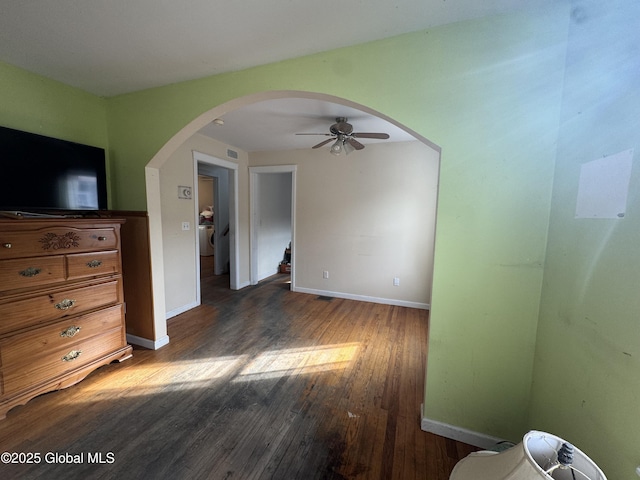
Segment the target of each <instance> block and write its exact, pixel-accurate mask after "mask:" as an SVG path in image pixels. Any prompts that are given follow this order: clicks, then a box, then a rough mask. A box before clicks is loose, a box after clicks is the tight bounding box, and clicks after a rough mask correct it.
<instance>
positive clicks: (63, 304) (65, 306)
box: [55, 298, 76, 310]
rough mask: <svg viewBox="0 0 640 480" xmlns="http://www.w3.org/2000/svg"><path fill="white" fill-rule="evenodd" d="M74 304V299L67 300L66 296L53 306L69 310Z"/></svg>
mask: <svg viewBox="0 0 640 480" xmlns="http://www.w3.org/2000/svg"><path fill="white" fill-rule="evenodd" d="M75 304H76V301H75V300H69V299H68V298H65V299H64V300H62V301H61V302H60V303H56V304H55V307H56V308H57V309H58V310H69V309H70V308H71V307H73V306H74V305H75Z"/></svg>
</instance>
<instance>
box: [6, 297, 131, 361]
mask: <svg viewBox="0 0 640 480" xmlns="http://www.w3.org/2000/svg"><path fill="white" fill-rule="evenodd" d="M123 318H124V308H123V306H122V305H116V306H114V307H109V308H106V309H104V310H99V311H97V312H93V313H89V314H87V315H82V316H80V317H76V318H73V319H69V320H61V321H60V322H57V323H55V324H53V325H47V326H45V327H41V328H38V329H36V330H29V331H26V332H23V333H19V334H17V335H13V336H10V337H5V338H3V339H2V340H0V365H2V367H3V368H7V367H17V366H19V365H21V364H26V365H28V364H30V363H32V362H33V358H34V357H37V356H38V355H40V353H41V352H44V351H47V350H50V349H54V350H58V349H60V348H68V347H69V346H70V345H73V344H75V343H77V342H78V341H80V340H86V339H88V338H91V337H94V336H96V335H100V334H101V333H103V332H106V331H107V330H111V329H113V328H118V327H121V326H122V319H123Z"/></svg>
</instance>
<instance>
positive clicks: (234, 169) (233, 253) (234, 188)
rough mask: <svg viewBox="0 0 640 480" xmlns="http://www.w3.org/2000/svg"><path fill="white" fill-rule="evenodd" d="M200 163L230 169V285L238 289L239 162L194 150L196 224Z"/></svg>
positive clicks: (197, 244) (198, 247) (198, 269)
mask: <svg viewBox="0 0 640 480" xmlns="http://www.w3.org/2000/svg"><path fill="white" fill-rule="evenodd" d="M198 163H206V164H209V165H216V166H218V167H223V168H226V169H228V170H229V197H230V198H229V287H230V288H231V290H238V289H239V288H240V287H239V285H240V268H239V267H240V245H239V243H238V242H239V240H238V235H237V227H238V224H239V220H238V164H237V163H233V162H229V161H228V160H223V159H221V158H216V157H212V156H211V155H207V154H206V153H202V152H198V151H196V150H194V151H193V188H194V192H193V198H195V199H196V201H195V202H193V203H194V211H193V218H194V225H198V224H199V223H200V209H199V205H198V201H197V199H198ZM195 252H196V259H195V261H196V304H197V305H200V303H201V295H200V236H199V235H196V249H195Z"/></svg>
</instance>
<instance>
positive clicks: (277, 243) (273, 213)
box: [249, 165, 296, 289]
mask: <svg viewBox="0 0 640 480" xmlns="http://www.w3.org/2000/svg"><path fill="white" fill-rule="evenodd" d="M295 175H296V166H295V165H279V166H269V167H249V195H250V198H251V204H250V231H251V237H250V250H251V284H252V285H256V284H257V283H258V282H259V281H260V280H263V279H265V278H267V277H269V276H271V275H274V274H276V273H279V272H282V270H283V269H284V271H285V272H286V273H289V274H290V275H291V283H290V285H291V289H294V288H295V251H296V248H295V217H296V216H295V200H296V195H295V193H296V177H295Z"/></svg>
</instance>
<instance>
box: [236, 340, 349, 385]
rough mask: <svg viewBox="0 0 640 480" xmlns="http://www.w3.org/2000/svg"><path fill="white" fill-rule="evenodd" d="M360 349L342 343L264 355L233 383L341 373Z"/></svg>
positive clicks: (270, 352)
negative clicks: (338, 371) (339, 371)
mask: <svg viewBox="0 0 640 480" xmlns="http://www.w3.org/2000/svg"><path fill="white" fill-rule="evenodd" d="M359 348H360V344H359V343H342V344H337V345H321V346H318V347H302V348H287V349H283V350H272V351H267V352H263V353H261V354H260V355H258V356H257V357H256V358H255V359H254V360H253V361H252V362H251V363H250V364H249V365H247V366H246V367H245V368H244V369H243V370H242V371H241V372H240V373H239V374H238V376H237V377H236V378H235V379H234V380H233V381H234V382H248V381H253V380H266V379H270V378H280V377H283V376H288V375H306V374H310V373H316V372H326V371H329V370H342V369H345V368H347V367H348V366H349V364H350V363H351V361H352V360H353V359H354V358H355V356H356V355H357V353H358V350H359Z"/></svg>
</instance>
